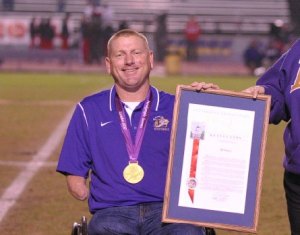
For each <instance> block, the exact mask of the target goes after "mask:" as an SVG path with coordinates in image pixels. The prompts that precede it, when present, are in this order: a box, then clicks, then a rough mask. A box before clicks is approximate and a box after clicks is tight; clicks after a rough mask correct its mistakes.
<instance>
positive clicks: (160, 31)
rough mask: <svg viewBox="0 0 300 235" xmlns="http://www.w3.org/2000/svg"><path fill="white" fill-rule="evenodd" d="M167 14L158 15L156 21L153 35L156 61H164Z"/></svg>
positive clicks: (166, 39)
mask: <svg viewBox="0 0 300 235" xmlns="http://www.w3.org/2000/svg"><path fill="white" fill-rule="evenodd" d="M167 17H168V15H167V13H162V14H160V15H158V17H157V19H156V31H155V34H154V42H155V48H156V50H155V52H156V60H157V61H159V62H162V61H164V59H165V56H166V50H167V47H168V29H167Z"/></svg>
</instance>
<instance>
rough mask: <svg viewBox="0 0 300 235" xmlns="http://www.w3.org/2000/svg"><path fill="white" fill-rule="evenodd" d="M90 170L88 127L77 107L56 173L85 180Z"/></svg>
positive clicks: (82, 111) (82, 113) (81, 111)
mask: <svg viewBox="0 0 300 235" xmlns="http://www.w3.org/2000/svg"><path fill="white" fill-rule="evenodd" d="M89 169H90V154H89V143H88V126H87V121H86V118H85V115H84V110H83V108H82V106H80V105H77V107H76V109H75V112H74V114H73V116H72V119H71V121H70V124H69V127H68V129H67V133H66V136H65V140H64V143H63V146H62V150H61V154H60V157H59V161H58V165H57V169H56V170H57V171H58V172H60V173H62V174H65V175H77V176H82V177H85V178H87V177H88V173H89Z"/></svg>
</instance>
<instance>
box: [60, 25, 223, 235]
mask: <svg viewBox="0 0 300 235" xmlns="http://www.w3.org/2000/svg"><path fill="white" fill-rule="evenodd" d="M107 51H108V56H107V58H106V67H107V71H108V73H109V74H110V75H111V76H112V77H113V79H114V81H115V84H114V86H113V87H112V88H111V89H110V90H104V91H101V92H99V93H97V94H94V95H91V96H89V97H86V98H84V99H83V100H82V101H81V102H80V103H79V104H78V105H77V107H76V109H75V112H74V115H73V117H72V119H71V121H70V124H69V127H68V130H67V134H66V137H65V141H64V144H63V147H62V151H61V155H60V159H59V162H58V166H57V171H58V172H60V173H62V174H64V175H66V176H67V184H68V189H69V191H70V193H71V194H72V195H73V196H74V197H75V198H76V199H79V200H85V199H87V198H88V201H89V209H90V212H91V213H92V214H93V216H92V219H91V221H90V223H89V225H88V234H89V235H96V234H97V235H99V234H132V235H138V234H153V235H157V234H178V235H179V234H180V235H181V234H190V235H194V234H195V235H196V234H199V235H202V234H205V230H204V228H202V227H196V226H193V225H188V224H164V223H162V222H161V214H162V206H163V196H164V189H165V179H166V171H167V165H168V156H169V142H170V133H171V126H172V115H173V106H174V98H175V97H174V95H171V94H167V93H165V92H163V91H158V90H157V89H156V88H155V87H153V86H151V85H150V80H149V75H150V71H151V69H152V68H153V52H152V51H151V50H150V49H149V46H148V42H147V39H146V37H145V36H144V35H142V34H140V33H138V32H136V31H133V30H129V29H125V30H122V31H119V32H117V33H116V34H114V35H113V36H112V37H111V39H110V40H109V42H108V45H107ZM191 86H192V87H194V88H195V89H197V90H201V89H209V88H218V87H217V86H216V85H214V84H210V83H208V84H206V83H197V82H195V83H193V84H192V85H191ZM158 119H159V120H163V123H164V125H163V126H160V125H158V121H157V120H158ZM89 176H90V178H89ZM88 179H90V183H89V187H87V186H86V185H87V180H88Z"/></svg>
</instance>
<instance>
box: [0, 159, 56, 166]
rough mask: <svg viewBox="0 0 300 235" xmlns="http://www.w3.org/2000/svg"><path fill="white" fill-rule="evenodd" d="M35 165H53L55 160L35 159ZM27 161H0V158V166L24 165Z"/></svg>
mask: <svg viewBox="0 0 300 235" xmlns="http://www.w3.org/2000/svg"><path fill="white" fill-rule="evenodd" d="M33 164H34V165H35V166H36V167H53V166H56V165H57V162H54V161H49V162H44V161H37V162H34V163H33ZM27 165H28V162H24V161H2V160H0V166H15V167H26V166H27Z"/></svg>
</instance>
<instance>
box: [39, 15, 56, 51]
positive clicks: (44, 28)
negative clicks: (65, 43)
mask: <svg viewBox="0 0 300 235" xmlns="http://www.w3.org/2000/svg"><path fill="white" fill-rule="evenodd" d="M39 32H40V38H41V40H40V48H41V49H53V39H54V37H55V31H54V27H53V26H52V25H51V19H50V18H46V19H42V22H41V24H40V27H39Z"/></svg>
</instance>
